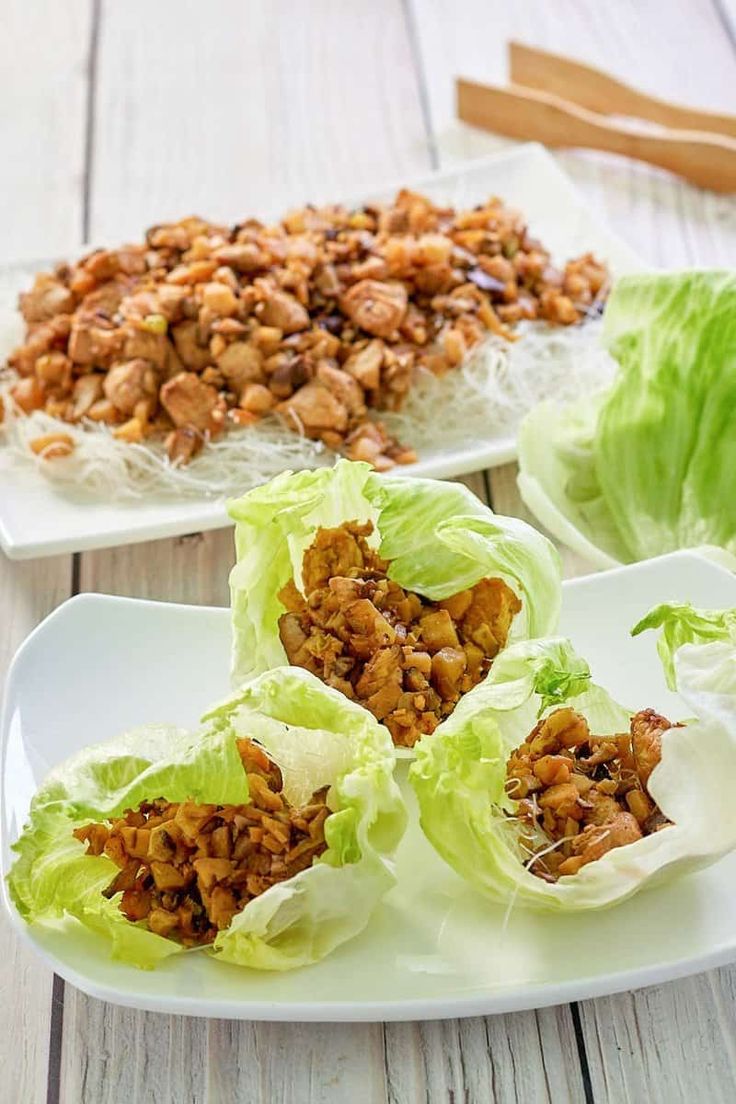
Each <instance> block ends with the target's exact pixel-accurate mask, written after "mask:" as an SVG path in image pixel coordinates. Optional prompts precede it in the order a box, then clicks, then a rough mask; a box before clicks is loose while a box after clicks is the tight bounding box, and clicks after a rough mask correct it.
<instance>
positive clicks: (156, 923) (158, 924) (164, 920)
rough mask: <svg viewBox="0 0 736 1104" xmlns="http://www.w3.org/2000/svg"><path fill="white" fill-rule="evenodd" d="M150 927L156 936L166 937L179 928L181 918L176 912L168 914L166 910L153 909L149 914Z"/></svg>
mask: <svg viewBox="0 0 736 1104" xmlns="http://www.w3.org/2000/svg"><path fill="white" fill-rule="evenodd" d="M148 926H149V928H150V929H151V931H152V932H154V933H155V934H156V935H162V936H164V937H166V936H167V935H171V933H172V932H173V931H174V930H175V929H176V928H178V926H179V918H178V916H177V915H176V913H175V912H167V911H166V909H162V908H156V909H151V911H150V912H149V914H148Z"/></svg>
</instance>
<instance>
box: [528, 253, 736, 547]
mask: <svg viewBox="0 0 736 1104" xmlns="http://www.w3.org/2000/svg"><path fill="white" fill-rule="evenodd" d="M603 339H604V342H605V343H606V345H607V347H608V349H609V351H610V353H611V355H612V356H613V357H614V358H615V360H616V361H617V362H618V371H617V373H616V377H615V380H614V383H613V385H612V386H611V387H610V388H609V389H608V390H607V391H606V392H605V393H603V394H598V395H594V396H590V397H586V398H583V399H580V400H578V401H576V402H575V403H573V404H570V405H569V406H556V405H555V404H553V403H546V404H544V405H543V406H541V407H539V408H537V409H535V410H534V411H532V412H531V414H530V415H529V416H528V418H527V419H526V421H525V423H524V425H523V426H522V428H521V431H520V436H519V458H520V468H521V471H520V477H519V488H520V490H521V493H522V496H523V497H524V500H525V501H526V503H527V505H528V506H529V507H530V509H532V510H533V511H534V513H535V514H536V515H537V517H539V518H540V520H541V521H543V522H544V524H545V525H546V526H547V528H549V529H550V531H551V532H552V533H553V534H554V535H555V536H557V537H559V539H560V540H563V541H564V542H565V543H567V544H569V545H570V546H571V547H573V548H575V549H576V550H577V551H579V552H580V553H581V554H582V555H584V556H586V557H587V558H589V559H591V560H593V562H595V563H597V564H599V565H600V566H611V564H612V563H614V562H631V561H635V560H640V559H645V558H647V557H650V556H656V555H660V554H662V553H665V552H670V551H673V550H675V549H678V548H693V547H698V546H700V545H703V544H711V545H715V546H718V547H721V548H725V549H727V550H729V551H730V552H736V494H735V493H734V490H735V485H734V472H735V471H736V274H735V273H733V272H726V271H689V272H675V273H662V274H648V273H647V274H636V275H630V276H624V277H622V278H621V279H620V280H619V281H618V282H617V283H616V284H615V286H614V289H613V292H612V294H611V297H610V299H609V301H608V304H607V306H606V311H605V315H604V338H603Z"/></svg>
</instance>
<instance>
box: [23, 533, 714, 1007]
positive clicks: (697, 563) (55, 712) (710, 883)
mask: <svg viewBox="0 0 736 1104" xmlns="http://www.w3.org/2000/svg"><path fill="white" fill-rule="evenodd" d="M668 599H676V600H680V601H691V602H693V603H694V604H695V605H700V606H705V607H722V606H736V576H734V575H732V574H730V573H729V572H728V571H726V570H725V569H724V568H722V567H720V566H717V565H716V564H713V563H711V562H709V561H707V560H704V559H702V558H700V557H699V556H697V555H696V554H694V553H689V552H678V553H673V554H671V555H669V556H665V557H662V558H660V559H658V560H651V561H649V562H647V563H643V564H638V565H636V566H633V567H626V568H619V569H616V570H614V571H610V572H606V573H604V574H600V575H595V576H589V577H586V578H583V579H575V580H573V581H571V582H567V583H565V584H564V603H563V619H562V630H563V632H564V633H566V634H568V635H569V636H570V637H571V638H572V640H573V642H574V644H575V646H576V647H577V648H578V650H579V651H580V653H581V654H582V655H584V656H585V657H586V658H587V659H588V660H589V662H590V664H591V668H592V671H593V677H594V679H596V681H598V682H601V683H603V684H604V685H605V686H606V687H607V688H608V689H609V690H610V691H611V693H612V694H613V695H614V697H616V698H617V699H618V700H619V701H622V702H624V703H626V704H627V705H629V706H630V707H633V708H635V709H637V708H640V707H643V706H652V707H654V708H655V709H659V710H662V711H663V712H665V713H670V714H671V715H672V717H673V719H678V718H681V717H683V716H685V715H686V714H685V713H684V712H683V705H682V703H681V702H680V701H679V699H677V698H676V697H675V696H674V695H673V694H671V693H670V692H669V691H667V690H666V688H665V685H664V681H663V678H662V674H661V668H660V665H659V661H658V659H657V656H656V648H655V637H654V634H652V633H647V634H644V635H643V636H641V637H638V638H636V639H635V640H632V639H631V638H630V636H629V630H630V628H631V626H632V625H633V624H634V623H635V622H636V621H637V620H638V619H639V617H640V616H641V615H642V614H643V613H644V612H645V611H646V610H648V609H649V608H650V607H651V606H652V605H654V604H656V603H657V602H661V601H665V600H668ZM229 645H230V630H229V614H228V611H227V610H222V609H207V608H201V607H194V606H177V605H167V604H163V603H161V604H159V603H153V602H143V601H138V600H133V599H123V598H110V597H105V596H98V595H84V596H81V597H78V598H73V599H71V600H70V601H68V602H66V603H65V604H64V605H63V606H61V607H60V608H59V609H58V610H57V611H56V612H55V613H53V614H52V615H51V616H50V617H49V618H47V620H46V621H44V622H43V623H42V625H40V626H39V627H38V628H37V629H36V630H35V631H34V632H33V633H32V634H31V636H30V637H29V638H28V640H27V641H26V643H25V644H24V645H23V647H22V648H21V650H20V652H19V653H18V655H17V657H16V659H15V661H14V664H13V666H12V668H11V671H10V675H9V680H8V687H7V695H6V700H5V712H4V719H3V731H2V741H3V743H2V787H3V813H2V817H3V819H2V836H3V839H2V863H3V869H4V872H7V869H8V865H9V863H10V861H11V857H12V853H11V852H10V850H9V845H10V843H11V842H12V841H13V840H14V839H15V838H16V837H17V836H18V834H19V831H20V827H21V825H22V823H23V821H24V819H25V817H26V814H27V811H28V806H29V803H30V799H31V796H32V794H33V791H34V789H35V788H36V786H37V785H38V783H39V782H40V781H41V779H42V778H43V777H44V775H45V774H46V773H47V771H48V770H49V768H50V767H52V766H53V765H55V764H57V763H59V762H60V761H61V760H63V759H65V758H66V757H68V756H69V755H71V754H72V753H73V752H75V751H77V750H78V749H79V748H81V747H83V746H84V745H86V744H90V743H96V742H99V741H100V740H105V739H108V738H110V737H112V736H114V735H116V734H117V733H119V732H121V731H122V730H124V729H126V728H130V727H133V726H134V725H138V724H141V723H144V722H148V721H167V722H172V723H177V724H183V725H188V726H193V725H195V724H196V722H197V720H198V718H199V716H200V715H201V713H202V712H203V710H204V709H205V708H206V707H207V706H208V705H209V704H210V703H212V702H213V701H215V700H217V699H218V698H221V697H222V696H223V695H224V694H225V693H226V692H227V670H228V661H229ZM405 766H406V764H405V763H404V764H399V770H400V771H404V770H405ZM403 788H404V790H405V791H406V792H407V798H408V799H409V797H410V794H409V792H408V790H407V787H406V786H404V787H403ZM398 876H399V883H398V885H397V886H396V887H395V888H394V889H393V890H392V891H391V892H390V894H389V895H388V896H387V897H386V899H385V901H384V902H383V904H382V905H381V906H380V907H379V909H378V911H377V912H376V913H375V914H374V916H373V918H372V920H371V922H370V924H369V926H368V928H367V929H366V930H365V932H363V934H362V935H360V936H358V937H357V938H356V939H354V940H353V941H351V942H350V943H347V944H345V945H344V946H343V947H341V948H340V949H339V950H338V951H337V952H336V953H334V954H333V955H331V956H330V957H329V958H327V959H325V960H324V961H322V962H320V963H319V964H317V965H315V966H311V967H308V968H304V969H301V970H296V971H293V972H290V973H285V974H272V973H262V972H257V971H251V970H245V969H242V968H239V967H237V966H231V965H227V964H224V963H218V962H214V961H212V960H211V959H208V958H207V957H206V956H204V955H201V954H191V955H184V956H181V957H179V958H176V959H175V960H169V961H168V962H167V963H166V964H164V965H163V966H162V967H160V968H159V969H157V970H156V971H153V972H145V971H140V970H136V969H134V968H133V967H129V966H125V965H122V964H120V963H115V962H112V961H111V960H110V959H109V956H108V946H107V944H106V943H105V941H104V939H102V938H101V937H97V936H94V935H92V934H90V933H89V932H88V931H86V930H82V929H81V928H79V929H78V930H77V931H75V932H71V933H70V932H69V931H66V932H61V931H48V930H41V929H29V928H27V927H26V926H25V925H24V924H23V923H22V921H20V919H19V918H18V917H17V915H16V914H15V913H14V912H13V910H12V908H11V906H10V905H9V903H8V901H7V899H6V901H5V903H6V906H7V907H8V908H9V909H10V911H11V916H12V918H13V921H14V923H15V925H16V927H17V928H18V929H19V931H20V932H21V933H22V934H23V936H24V937H25V938H26V939H27V940H28V941H29V942H30V943H31V944H32V945H33V946H34V948H35V949H36V950H37V952H38V953H40V954H41V955H42V956H43V957H44V958H45V959H46V960H47V962H48V963H49V965H51V966H52V967H53V969H54V970H56V972H57V973H59V974H60V975H61V976H62V977H63V978H65V979H66V980H67V981H70V982H72V983H73V984H75V985H77V986H78V987H79V988H81V989H83V990H84V991H85V992H87V993H89V994H91V995H93V996H95V997H99V998H101V999H104V1000H109V1001H113V1002H116V1003H119V1004H123V1005H130V1006H133V1007H137V1008H143V1009H150V1010H154V1011H160V1012H173V1013H181V1014H189V1015H198V1016H217V1017H231V1018H243V1019H265V1020H297V1021H302V1020H322V1021H336V1020H411V1019H431V1018H444V1017H450V1016H451V1017H455V1016H470V1015H478V1014H488V1013H496V1012H506V1011H514V1010H518V1009H525V1008H535V1007H540V1006H543V1005H550V1004H558V1003H560V1002H563V1001H569V1000H574V999H580V998H586V997H593V996H598V995H601V994H604V993H611V992H616V991H620V990H623V989H629V988H634V987H636V986H641V985H648V984H653V983H655V982H662V981H665V980H668V979H670V978H676V977H680V976H683V975H685V974H688V973H693V972H695V971H698V970H704V969H707V968H710V967H713V966H718V965H722V964H723V963H726V962H729V961H731V960H732V959H736V855H731V856H729V857H727V858H725V859H723V860H722V861H721V862H719V863H718V864H717V865H715V866H713V867H711V868H710V869H709V870H705V871H701V872H699V873H697V874H691V875H688V876H687V877H684V878H682V879H681V880H680V881H678V882H675V883H674V884H671V885H665V886H662V887H658V888H655V889H651V890H649V891H646V892H643V893H641V894H639V895H638V896H636V897H634V898H633V899H631V900H630V901H627V902H626V903H624V904H623V905H619V906H618V907H615V908H612V909H609V910H607V911H603V912H593V913H581V914H578V915H577V916H570V915H568V916H562V915H544V914H540V913H533V912H529V911H525V910H523V909H521V908H518V909H513V910H511V912H510V914H509V915H508V916H507V915H506V910H505V909H504V908H503V907H500V906H496V905H492V904H490V903H488V902H487V901H486V900H485V899H484V898H482V897H481V896H479V895H478V894H476V893H475V892H474V891H473V890H471V889H470V888H469V887H468V886H467V885H466V884H465V883H464V882H463V881H461V879H460V878H459V877H457V876H456V875H455V874H454V873H453V871H451V870H450V868H449V867H447V866H446V865H445V864H444V863H443V862H442V860H441V859H440V858H439V857H438V856H437V855H436V854H435V852H434V851H433V850H432V848H431V847H430V845H429V844H428V843H427V841H426V840H425V839H424V837H423V836H422V834H421V832H420V830H419V828H418V826H417V824H416V819H414V820H413V823H412V825H411V827H410V829H409V831H408V833H407V835H406V837H405V838H404V840H403V841H402V843H401V845H400V849H399V853H398Z"/></svg>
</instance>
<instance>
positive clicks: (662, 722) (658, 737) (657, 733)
mask: <svg viewBox="0 0 736 1104" xmlns="http://www.w3.org/2000/svg"><path fill="white" fill-rule="evenodd" d="M668 728H672V724H671V722H670V721H668V720H667V718H666V717H662V716H660V714H659V713H655V712H654V710H653V709H642V710H641V711H640V712H639V713H636V714H635V715H634V716H633V717H632V718H631V746H632V750H633V752H634V759H635V760H636V773H637V774H638V775H639V780H640V782H641V784H642V786H645V787H646V785H647V782H648V781H649V775H650V774H651V773H652V771H653V770H654V768H655V767H656V766H657V764H658V763H659V761H660V759H661V758H662V733H663V732H666V731H667V729H668Z"/></svg>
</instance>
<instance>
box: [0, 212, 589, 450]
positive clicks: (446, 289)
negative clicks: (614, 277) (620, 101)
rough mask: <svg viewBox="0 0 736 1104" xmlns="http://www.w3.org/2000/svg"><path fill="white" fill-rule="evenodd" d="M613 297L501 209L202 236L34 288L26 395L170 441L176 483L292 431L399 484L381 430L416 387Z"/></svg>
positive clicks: (100, 255) (113, 258)
mask: <svg viewBox="0 0 736 1104" xmlns="http://www.w3.org/2000/svg"><path fill="white" fill-rule="evenodd" d="M608 283H609V281H608V272H607V270H606V268H605V266H604V265H602V264H601V263H599V262H598V261H596V260H595V258H594V257H593V256H592V255H591V254H585V255H583V256H581V257H578V258H576V259H574V260H570V261H568V262H567V264H566V265H565V266H564V267H563V268H556V267H554V266H553V264H552V262H551V258H550V254H549V251H548V250H547V249H546V248H545V247H544V246H543V245H542V243H541V242H539V241H537V240H536V239H535V238H533V237H532V235H531V234H530V232H529V230H528V227H527V225H526V223H525V221H524V219H523V217H522V216H521V215H520V214H519V213H518V212H517V211H514V210H513V209H511V208H509V207H507V206H505V204H504V203H502V201H501V200H499V199H495V198H494V199H489V200H488V201H487V202H485V203H482V204H479V205H478V206H477V207H475V208H473V209H472V210H465V211H460V210H454V209H453V208H451V207H439V206H437V205H435V204H434V203H432V202H431V200H429V199H428V198H427V197H425V196H422V195H418V194H417V193H415V192H410V191H407V190H402V191H400V192H399V193H398V194H397V196H396V197H395V199H394V200H393V202H391V203H387V204H381V205H378V204H376V205H372V206H367V207H362V208H358V209H349V208H346V207H340V206H329V207H322V208H315V207H304V208H302V209H300V210H297V211H292V212H290V213H288V214H286V215H285V216H284V218H283V219H282V220H281V221H280V222H278V223H275V224H273V225H264V224H263V223H260V222H258V221H257V220H256V219H246V220H244V221H243V222H241V223H239V224H237V225H235V226H222V225H217V224H215V223H212V222H207V221H205V220H204V219H201V218H195V217H192V218H185V219H182V220H181V221H179V222H175V223H169V224H165V225H161V226H154V227H152V228H151V229H150V230H149V231H148V232H147V233H146V235H145V239H144V240H143V241H140V242H137V243H135V244H131V245H124V246H122V247H121V248H119V249H98V250H95V251H94V252H93V253H90V254H88V255H87V256H86V257H83V258H82V259H81V260H80V261H78V262H77V263H76V264H71V265H69V264H60V265H58V266H57V267H56V268H55V269H54V271H53V272H43V273H40V274H39V275H38V276H37V277H36V279H35V282H34V284H33V286H32V287H31V288H29V289H28V290H27V291H26V292H25V293H24V294H23V295H21V297H20V309H21V312H22V314H23V317H24V319H25V322H26V327H27V328H26V335H25V341H24V342H23V344H22V345H21V346H20V347H19V348H17V349H16V350H15V351H14V352H13V353H12V354H11V356H10V358H9V365H10V367H11V368H12V369H13V372H14V374H15V377H16V378H15V380H14V381H13V382H12V386H11V387H10V389H9V395H10V397H11V401H12V403H13V405H14V406H15V407H16V408H17V409H18V410H21V411H23V412H25V413H31V412H32V411H34V410H44V411H46V413H47V414H50V415H52V416H53V417H55V418H58V419H60V420H62V421H64V422H70V423H85V424H93V423H97V424H100V423H103V424H106V425H108V426H109V427H110V429H111V432H112V433H113V434H114V435H115V436H116V437H117V438H118V439H120V440H121V441H126V442H129V443H137V442H140V441H142V440H148V439H156V438H159V439H162V438H163V439H165V440H166V447H167V450H168V454H169V457H170V458H171V460H172V461H175V462H176V463H178V464H184V463H187V462H188V461H189V460H190V459H191V458H192V457H193V456H194V455H195V454H196V453H197V452H198V451H199V450H200V449H201V448H202V446H203V445H204V444H205V443H206V442H207V441H209V440H210V439H211V438H213V437H215V436H216V435H218V434H220V433H222V432H223V431H225V430H226V429H228V428H234V427H236V426H241V427H243V426H250V425H253V424H255V423H256V422H258V421H259V420H260V419H262V418H264V417H266V416H268V415H271V414H276V415H278V416H279V417H280V418H281V419H282V421H283V423H284V424H285V425H286V426H287V427H288V428H290V429H292V430H294V431H295V432H298V433H301V434H304V435H306V436H307V437H309V438H312V439H315V440H321V441H323V442H324V443H325V444H326V445H327V446H329V447H330V448H332V449H335V450H337V451H341V452H343V453H345V455H347V456H348V457H350V458H351V459H354V460H366V461H369V462H370V463H372V464H374V465H375V467H376V468H378V469H383V468H390V467H392V466H393V465H394V464H396V463H408V462H410V461H412V460H414V459H415V455H414V453H413V451H412V450H411V449H410V448H408V447H405V446H404V445H402V444H400V443H399V442H398V441H396V440H395V439H394V438H392V437H391V436H389V434H388V433H387V432H386V431H385V429H384V428H383V426H382V425H381V424H380V422H376V421H373V420H370V419H369V417H368V411H369V410H371V409H379V410H380V409H387V410H397V409H398V408H399V407H400V406H401V404H402V402H403V400H404V398H405V396H406V394H407V392H408V391H409V389H410V387H411V384H412V380H413V379H414V376H415V373H416V370H417V369H424V370H426V371H429V372H432V373H434V374H437V375H441V374H443V373H445V372H447V371H450V370H451V369H453V368H456V367H457V366H458V365H460V364H461V363H462V362H463V360H464V359H465V357H466V355H467V353H468V352H469V351H470V350H472V349H473V348H474V347H475V346H477V345H478V343H479V342H480V341H481V340H482V339H483V338H484V337H485V336H487V334H489V333H496V334H500V335H501V336H503V337H506V338H510V337H512V336H513V335H512V332H511V330H510V329H509V327H511V326H514V325H515V324H516V323H518V322H521V321H524V320H534V319H541V320H544V321H545V322H547V323H550V324H553V325H560V326H569V325H575V324H577V323H579V322H582V321H584V320H585V318H586V317H588V316H590V315H595V314H597V313H599V312H600V310H601V309H602V305H603V303H604V301H605V298H606V295H607V291H608ZM0 417H1V409H0ZM38 442H42V443H41V444H39V443H38ZM36 445H37V448H36V449H34V451H39V450H41V448H43V455H45V456H52V455H66V454H68V453H69V452H70V451H71V450H72V449H73V447H74V443H73V440H72V438H71V437H70V436H69V434H65V435H64V434H56V435H55V438H54V439H53V440H52V439H50V440H48V441H46V440H45V439H41V438H39V439H37V441H36ZM52 450H53V451H52Z"/></svg>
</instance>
